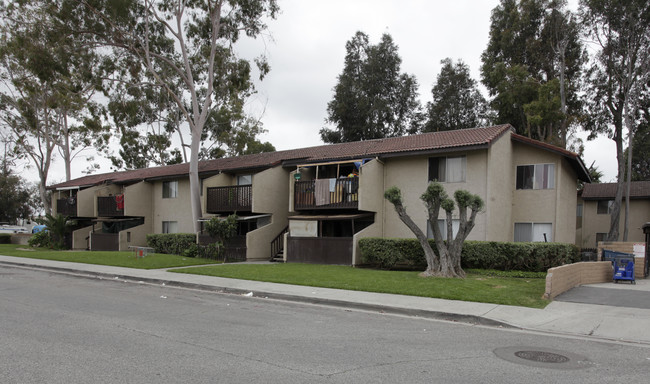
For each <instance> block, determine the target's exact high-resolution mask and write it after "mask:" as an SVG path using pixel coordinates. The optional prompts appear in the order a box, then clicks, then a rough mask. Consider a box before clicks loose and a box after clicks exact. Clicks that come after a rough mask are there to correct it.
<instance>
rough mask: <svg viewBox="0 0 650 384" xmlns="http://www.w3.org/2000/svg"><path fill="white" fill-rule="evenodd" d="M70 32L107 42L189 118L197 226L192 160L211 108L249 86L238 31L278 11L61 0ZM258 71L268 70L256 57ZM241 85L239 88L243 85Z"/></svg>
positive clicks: (254, 6)
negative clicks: (239, 51)
mask: <svg viewBox="0 0 650 384" xmlns="http://www.w3.org/2000/svg"><path fill="white" fill-rule="evenodd" d="M62 1H63V3H64V8H65V9H66V10H67V21H68V25H69V28H70V30H71V32H74V33H76V34H85V35H89V36H92V38H93V39H94V42H95V44H96V45H97V46H101V47H104V48H108V49H111V50H112V51H113V52H114V59H115V60H119V67H121V68H128V69H129V71H131V72H134V73H137V72H138V71H146V72H147V79H151V82H152V84H142V86H149V85H151V86H157V87H161V88H162V89H164V90H165V91H166V92H167V94H168V95H169V96H170V98H171V99H172V100H173V101H174V102H175V103H176V106H177V107H178V110H179V111H180V113H181V114H182V116H183V119H184V122H185V123H186V124H187V129H188V131H189V134H190V137H191V140H190V143H189V148H190V159H189V160H190V161H189V169H190V174H189V176H190V190H191V194H190V201H191V209H192V218H193V222H194V229H195V231H197V232H198V231H199V228H200V225H199V222H198V219H199V218H200V217H201V199H200V184H199V176H198V161H199V154H200V150H201V139H202V137H203V134H204V133H205V129H206V123H207V122H208V120H209V117H210V115H211V113H213V111H214V110H215V109H216V108H219V107H222V106H232V105H239V104H240V103H243V102H244V99H245V98H246V97H247V96H248V95H249V93H250V92H252V90H253V85H252V83H251V82H249V81H247V79H243V78H242V77H241V76H240V75H241V74H242V73H248V71H250V61H249V60H246V59H242V58H239V57H238V56H237V54H236V52H235V46H236V43H237V41H239V39H240V38H241V37H243V36H247V37H249V38H255V37H258V36H260V35H261V34H262V33H264V32H265V30H266V29H267V25H266V22H267V21H268V20H269V19H272V18H275V16H276V15H277V13H278V11H279V7H278V5H277V1H276V0H186V1H182V0H157V1H156V0H123V1H111V0H62ZM254 61H255V63H256V64H257V66H258V69H259V73H260V77H263V76H264V75H265V74H266V73H267V72H268V71H269V65H268V63H267V61H266V60H265V58H264V57H263V56H260V57H257V58H256V59H254ZM242 90H243V91H242Z"/></svg>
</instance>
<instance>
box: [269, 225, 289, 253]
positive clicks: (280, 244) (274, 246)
mask: <svg viewBox="0 0 650 384" xmlns="http://www.w3.org/2000/svg"><path fill="white" fill-rule="evenodd" d="M287 232H289V226H286V227H284V229H283V230H282V231H281V232H280V234H279V235H277V236H276V237H275V239H273V240H272V241H271V260H272V259H273V258H274V257H276V256H277V255H279V254H280V252H282V251H283V250H284V234H285V233H287Z"/></svg>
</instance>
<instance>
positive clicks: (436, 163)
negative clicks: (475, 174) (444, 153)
mask: <svg viewBox="0 0 650 384" xmlns="http://www.w3.org/2000/svg"><path fill="white" fill-rule="evenodd" d="M466 168H467V158H466V157H465V156H458V157H431V158H429V181H433V180H438V181H440V182H441V183H458V182H463V181H465V169H466Z"/></svg>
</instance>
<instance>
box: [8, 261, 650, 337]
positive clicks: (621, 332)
mask: <svg viewBox="0 0 650 384" xmlns="http://www.w3.org/2000/svg"><path fill="white" fill-rule="evenodd" d="M0 266H9V267H11V266H14V267H20V266H23V267H30V268H42V269H45V270H49V271H59V272H62V273H71V274H76V275H83V276H91V277H97V278H109V279H116V278H118V279H122V280H126V281H132V282H146V283H151V284H163V283H164V284H165V286H176V287H186V288H194V289H200V290H207V291H214V292H222V293H233V294H250V293H251V292H252V295H253V296H255V297H261V298H269V299H279V300H290V301H298V302H304V303H312V304H322V305H332V306H341V307H348V308H355V309H362V310H371V311H381V312H385V313H394V314H403V315H409V316H420V317H428V318H436V319H442V320H450V321H460V322H468V323H474V324H482V325H491V326H504V327H514V328H521V329H525V330H533V331H540V332H552V333H557V334H564V335H576V336H588V337H593V338H597V339H606V340H617V341H627V342H633V343H641V344H648V345H650V325H649V324H650V323H649V322H648V319H650V309H641V308H627V307H615V306H606V305H595V304H581V303H572V302H560V301H554V302H552V303H551V304H549V305H548V306H547V307H546V308H544V309H534V308H525V307H515V306H508V305H498V304H486V303H474V302H466V301H454V300H442V299H432V298H424V297H415V296H404V295H394V294H383V293H373V292H360V291H347V290H339V289H329V288H316V287H306V286H299V285H288V284H276V283H265V282H258V281H249V280H237V279H227V278H220V277H212V276H200V275H190V274H181V273H172V272H168V271H166V270H161V269H156V270H142V269H132V268H122V267H111V266H103V265H93V264H80V263H70V262H62V261H50V260H40V259H29V258H22V257H11V256H0ZM613 285H614V284H612V286H613ZM599 286H601V287H603V286H605V285H599ZM634 287H635V288H634V289H635V290H645V292H647V294H648V295H650V281H647V280H644V281H640V282H637V285H636V286H634ZM612 288H614V287H612ZM615 288H616V289H625V287H623V286H622V285H617V286H616V287H615Z"/></svg>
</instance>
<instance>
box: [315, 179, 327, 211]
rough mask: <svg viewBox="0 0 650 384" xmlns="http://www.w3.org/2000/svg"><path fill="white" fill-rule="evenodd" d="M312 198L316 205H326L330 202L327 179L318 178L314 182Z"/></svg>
mask: <svg viewBox="0 0 650 384" xmlns="http://www.w3.org/2000/svg"><path fill="white" fill-rule="evenodd" d="M314 189H315V191H314V198H315V200H316V205H327V204H329V203H330V181H329V179H318V180H316V182H315V183H314Z"/></svg>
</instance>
